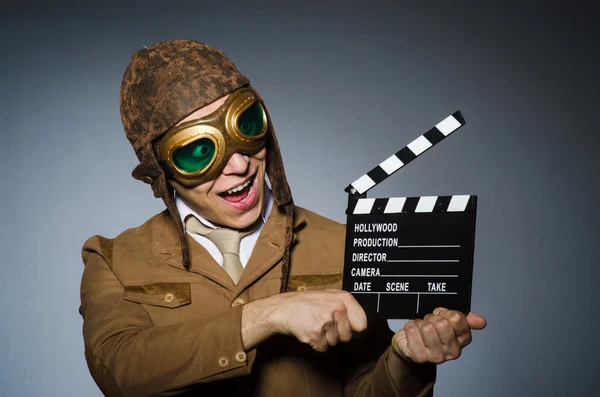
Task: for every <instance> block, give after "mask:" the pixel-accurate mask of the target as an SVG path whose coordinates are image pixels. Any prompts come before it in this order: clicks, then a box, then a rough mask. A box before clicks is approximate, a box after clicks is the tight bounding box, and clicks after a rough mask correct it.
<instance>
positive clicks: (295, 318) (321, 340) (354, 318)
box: [274, 290, 367, 352]
mask: <svg viewBox="0 0 600 397" xmlns="http://www.w3.org/2000/svg"><path fill="white" fill-rule="evenodd" d="M279 297H280V299H279V300H278V302H277V305H278V308H279V310H278V311H277V312H276V313H277V315H276V316H275V317H274V319H275V321H276V324H278V331H279V333H282V334H287V335H292V336H295V337H296V338H297V339H298V340H299V341H300V342H303V343H307V344H309V345H311V346H312V348H313V349H315V350H316V351H319V352H324V351H326V350H327V348H328V347H329V346H335V345H337V344H338V342H340V341H341V342H347V341H349V340H350V338H352V331H358V332H360V331H364V330H365V329H366V328H367V316H366V314H365V312H364V310H363V308H362V307H361V306H360V304H359V303H358V302H357V301H356V299H354V297H353V296H352V294H350V293H349V292H346V291H340V290H324V291H308V292H292V293H287V294H281V295H279Z"/></svg>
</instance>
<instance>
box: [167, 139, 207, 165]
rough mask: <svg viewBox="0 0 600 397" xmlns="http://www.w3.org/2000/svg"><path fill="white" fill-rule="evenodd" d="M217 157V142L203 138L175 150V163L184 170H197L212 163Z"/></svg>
mask: <svg viewBox="0 0 600 397" xmlns="http://www.w3.org/2000/svg"><path fill="white" fill-rule="evenodd" d="M214 157H215V143H214V142H213V141H212V140H210V139H208V138H202V139H198V140H196V141H194V142H191V143H189V144H188V145H186V146H184V147H181V148H179V149H177V150H175V151H174V152H173V164H175V166H176V167H177V168H179V169H180V170H181V171H183V172H190V173H191V172H197V171H200V170H202V169H204V168H206V166H208V165H209V164H210V162H211V161H212V159H213V158H214Z"/></svg>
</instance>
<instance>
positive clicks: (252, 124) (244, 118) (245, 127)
mask: <svg viewBox="0 0 600 397" xmlns="http://www.w3.org/2000/svg"><path fill="white" fill-rule="evenodd" d="M264 127H265V111H264V110H263V108H262V106H260V104H259V103H257V102H255V103H254V104H253V105H252V106H250V107H249V108H248V109H246V110H245V111H244V113H242V114H241V115H240V117H239V118H238V128H239V129H240V132H241V133H242V134H244V135H246V136H256V135H258V134H260V133H261V132H262V130H263V128H264Z"/></svg>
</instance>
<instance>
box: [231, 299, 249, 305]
mask: <svg viewBox="0 0 600 397" xmlns="http://www.w3.org/2000/svg"><path fill="white" fill-rule="evenodd" d="M245 303H246V301H245V300H243V299H242V298H236V299H235V300H234V301H233V302H232V303H231V307H236V306H239V305H244V304H245Z"/></svg>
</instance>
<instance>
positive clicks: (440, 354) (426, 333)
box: [415, 320, 444, 364]
mask: <svg viewBox="0 0 600 397" xmlns="http://www.w3.org/2000/svg"><path fill="white" fill-rule="evenodd" d="M415 324H416V325H417V327H418V328H419V331H420V332H421V337H422V339H423V343H424V344H425V347H426V348H427V353H428V359H427V361H430V362H432V363H436V364H440V363H443V362H444V346H443V345H442V341H441V340H440V337H439V335H438V333H437V329H436V327H435V325H434V324H433V323H431V322H429V321H425V320H417V321H415Z"/></svg>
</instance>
